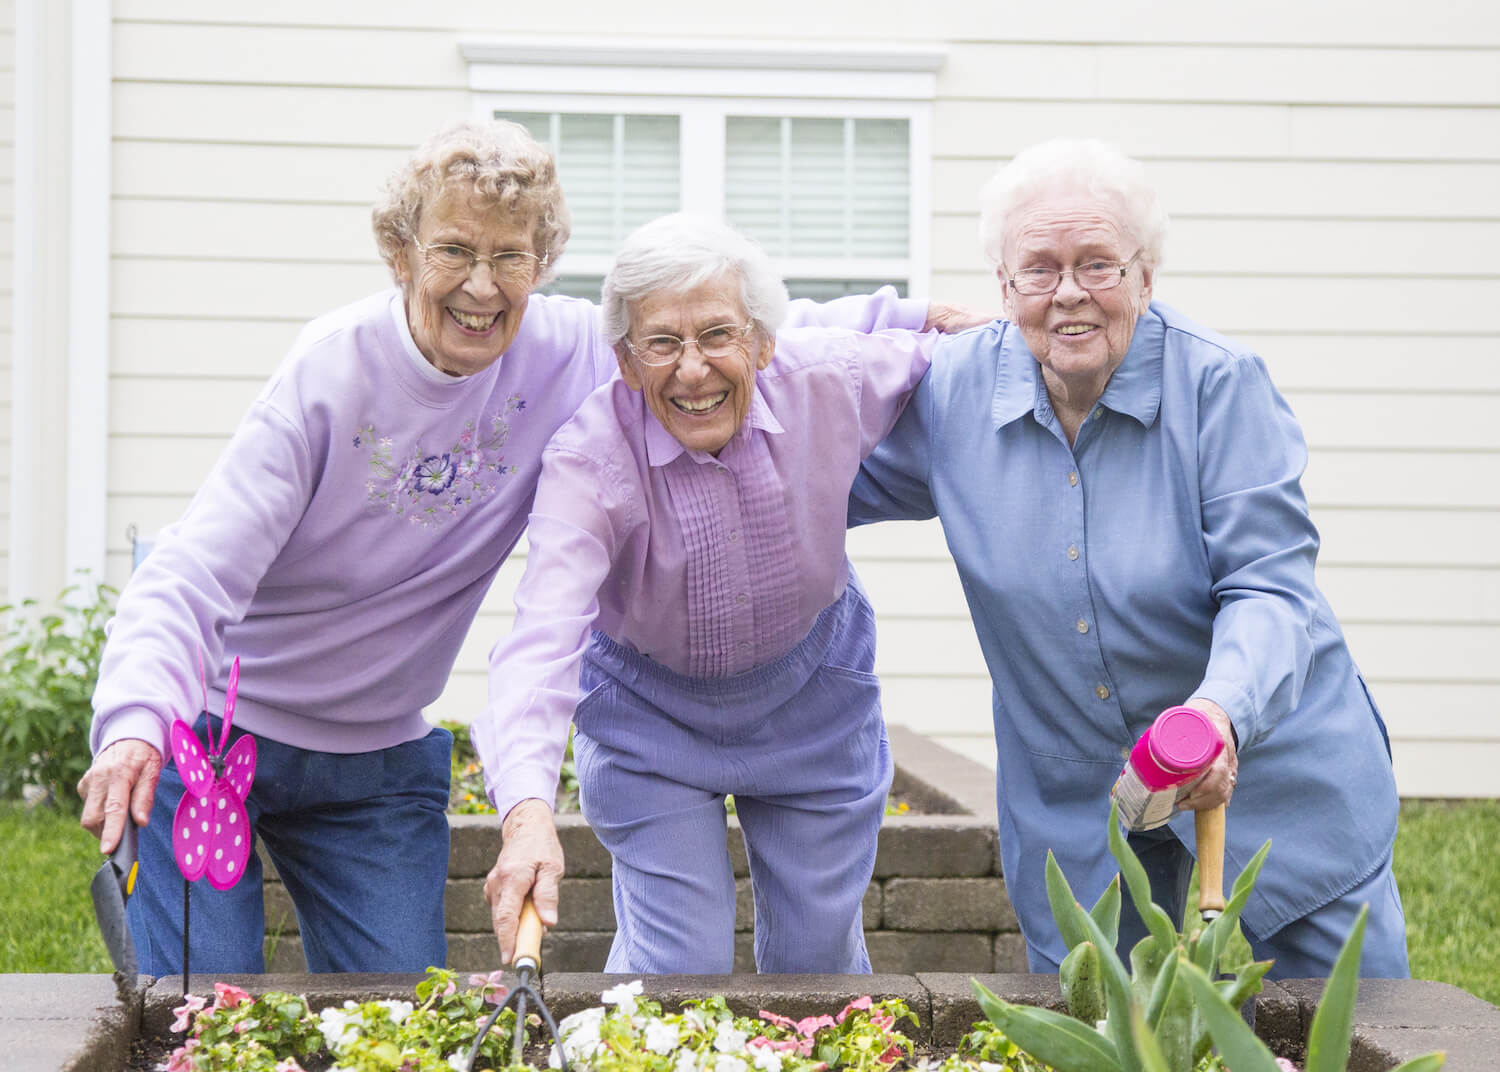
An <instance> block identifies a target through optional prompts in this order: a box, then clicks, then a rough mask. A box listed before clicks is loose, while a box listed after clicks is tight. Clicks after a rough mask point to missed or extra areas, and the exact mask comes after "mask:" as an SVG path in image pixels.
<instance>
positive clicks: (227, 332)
mask: <svg viewBox="0 0 1500 1072" xmlns="http://www.w3.org/2000/svg"><path fill="white" fill-rule="evenodd" d="M703 10H704V9H703V8H702V6H701V5H700V4H696V3H694V4H688V3H686V2H685V0H671V2H661V3H653V4H650V5H635V6H633V7H621V6H620V5H616V4H610V3H604V2H602V0H583V2H574V3H570V4H568V5H566V6H565V9H563V8H562V7H556V8H554V7H549V6H547V5H529V6H522V7H519V8H517V7H515V6H507V5H496V4H493V3H491V2H488V0H486V2H482V3H481V2H477V0H446V2H445V3H443V4H438V5H415V4H411V3H407V2H397V0H366V2H363V3H361V4H358V5H351V4H347V3H343V2H340V0H295V2H293V0H258V2H256V3H254V4H251V3H248V2H239V0H235V2H230V0H223V2H218V3H214V4H212V5H204V4H200V3H196V2H192V0H115V3H114V5H113V12H114V37H113V44H114V56H113V63H114V92H113V107H114V121H113V122H114V126H113V130H114V138H113V145H112V149H113V174H112V179H113V200H112V206H113V211H112V217H111V226H112V230H113V238H112V253H113V257H112V271H111V287H112V297H111V303H112V304H111V321H110V349H111V353H110V369H111V372H110V378H109V411H110V418H109V428H108V446H109V451H108V454H109V464H108V471H107V473H106V474H104V475H103V479H101V481H100V484H99V489H98V493H99V494H100V495H101V496H104V497H105V500H106V503H107V508H106V511H105V512H106V516H107V521H106V525H107V533H106V537H107V544H108V566H107V573H108V576H109V577H110V578H112V579H113V580H115V581H116V582H120V581H123V579H124V577H125V575H126V574H127V572H128V562H129V559H128V554H129V544H128V542H127V541H126V538H125V533H126V530H127V528H128V526H131V525H135V526H137V527H138V528H139V530H140V531H141V532H143V533H147V534H149V533H152V532H155V531H156V530H157V529H158V528H160V527H161V526H162V525H164V524H166V523H167V522H169V521H170V520H172V519H173V518H174V517H175V516H176V515H177V514H178V513H179V512H180V511H181V510H182V509H183V507H184V506H185V505H186V502H187V499H188V497H189V496H190V495H191V493H192V491H193V489H194V488H195V487H196V486H197V484H198V483H199V482H200V481H201V479H202V477H203V476H204V474H205V473H206V472H207V470H208V468H209V466H210V465H211V464H212V461H213V459H214V457H215V456H216V454H217V453H218V451H219V449H220V448H221V447H222V444H223V443H224V441H225V439H226V437H227V435H228V433H229V431H230V430H231V429H232V427H233V426H234V424H235V423H236V422H237V420H238V419H239V417H240V415H241V414H242V413H243V411H244V409H245V407H246V406H247V405H248V403H249V402H250V400H251V399H252V398H253V397H254V395H255V394H256V392H257V390H258V388H259V386H260V384H261V382H262V381H263V380H264V378H265V377H266V376H267V375H268V374H269V372H270V371H271V370H272V368H273V367H274V366H275V364H276V363H277V362H278V361H279V360H280V358H281V356H282V354H283V353H284V351H285V348H286V346H287V345H288V343H289V342H290V341H291V339H292V338H293V336H294V335H295V333H296V330H297V328H298V326H299V325H300V323H301V322H302V321H303V320H305V319H306V318H308V317H311V316H313V315H316V314H318V313H320V312H322V311H325V310H326V309H328V308H331V307H332V306H334V305H337V304H339V303H342V302H345V301H348V300H351V299H353V298H356V297H359V296H361V295H363V294H365V293H367V292H369V291H371V290H372V289H375V288H377V287H380V286H382V285H384V284H385V282H386V275H385V272H384V269H383V267H382V266H381V265H380V263H379V261H378V259H377V258H376V256H375V253H374V247H373V243H372V241H371V239H370V236H369V228H368V207H369V204H370V202H371V200H372V198H373V197H374V196H375V193H376V191H377V190H378V188H379V186H380V184H381V181H382V179H383V177H384V175H385V174H386V173H387V172H388V171H390V170H391V169H392V168H393V167H394V166H395V165H396V164H397V163H398V162H399V161H400V160H401V159H402V158H403V156H404V154H405V153H406V152H407V151H408V150H409V149H410V147H411V146H412V145H414V144H415V143H416V142H418V141H420V140H421V139H422V138H424V137H425V136H426V135H427V134H429V133H430V132H431V131H432V130H433V129H434V128H435V127H437V126H438V125H439V124H440V123H441V122H442V121H443V120H445V119H447V118H450V117H453V116H457V115H463V114H467V113H468V112H469V110H470V106H471V97H470V94H469V91H468V89H467V86H468V70H467V67H466V65H465V64H464V62H463V61H462V59H461V58H460V56H459V52H458V40H459V38H460V37H461V36H464V35H469V34H499V33H506V34H514V33H537V34H570V33H578V32H585V33H589V34H594V35H606V36H609V37H610V38H612V39H615V40H618V39H620V38H621V37H622V36H623V37H628V36H629V35H632V34H638V35H640V36H641V37H642V39H643V40H650V39H655V38H656V37H658V36H671V37H674V38H691V37H693V36H695V35H699V34H703V35H708V36H714V37H722V38H734V37H737V36H741V35H750V36H754V37H756V38H759V39H762V40H764V39H774V38H777V37H783V36H784V37H785V38H786V39H787V40H788V41H796V42H800V43H806V42H809V41H827V42H830V43H851V42H852V41H853V40H854V39H851V38H850V37H849V36H848V34H849V28H850V27H857V29H858V32H859V35H860V36H859V37H858V39H857V43H892V44H911V43H924V44H928V43H936V44H941V45H944V46H946V47H947V48H948V50H949V53H948V61H947V63H946V65H945V66H944V68H943V70H942V71H941V72H940V73H939V76H938V99H937V100H936V102H935V107H934V136H933V140H934V150H935V151H934V159H933V173H932V182H933V190H934V197H933V202H934V205H935V212H934V215H933V223H932V234H931V263H932V264H933V266H934V270H933V274H932V278H931V280H930V282H929V285H928V286H927V288H926V289H927V290H928V291H929V292H930V293H933V294H936V295H939V296H941V297H943V298H946V299H950V300H958V301H964V302H968V303H971V304H975V305H981V306H988V307H992V308H993V307H996V305H997V300H998V292H997V288H996V285H995V283H994V281H993V278H992V277H990V276H989V275H988V274H987V273H986V271H985V269H984V265H983V264H982V262H981V260H980V257H979V255H978V252H977V244H976V242H975V238H974V232H975V225H976V222H977V213H976V210H975V197H976V192H977V189H978V187H979V185H980V184H981V183H982V181H983V180H984V178H985V177H986V176H987V175H988V174H989V173H990V172H991V171H993V169H994V168H995V167H996V166H997V165H998V164H999V163H1002V162H1003V161H1004V160H1005V159H1007V158H1008V157H1009V156H1010V155H1011V154H1013V153H1014V152H1015V151H1017V150H1018V149H1020V148H1022V147H1024V146H1026V145H1028V144H1030V143H1033V142H1035V141H1038V140H1040V139H1043V138H1046V137H1049V136H1054V135H1058V134H1075V135H1087V136H1100V137H1105V138H1107V139H1109V140H1111V141H1113V142H1115V143H1117V144H1119V145H1120V146H1122V147H1123V148H1124V149H1126V151H1128V152H1130V153H1131V154H1132V155H1135V156H1137V157H1139V158H1141V159H1142V160H1144V161H1145V162H1146V164H1147V165H1148V167H1149V169H1150V172H1151V174H1152V176H1153V177H1154V179H1155V181H1156V182H1157V183H1158V185H1159V187H1160V189H1161V191H1162V194H1163V196H1164V198H1165V201H1166V204H1167V207H1168V209H1169V211H1171V213H1172V215H1173V229H1172V233H1171V235H1170V236H1169V239H1168V244H1167V256H1166V262H1165V264H1164V265H1163V268H1162V270H1161V272H1160V273H1159V275H1158V281H1157V286H1156V293H1157V295H1158V296H1159V297H1160V298H1162V299H1163V300H1166V301H1168V302H1170V303H1172V304H1174V305H1177V306H1179V307H1181V308H1183V309H1184V310H1186V311H1187V312H1189V313H1190V314H1191V315H1193V316H1194V317H1195V318H1197V319H1199V320H1202V321H1204V322H1206V323H1208V324H1210V325H1213V326H1214V327H1216V328H1218V329H1220V330H1222V331H1224V332H1226V333H1229V334H1231V335H1235V336H1238V337H1240V338H1243V339H1245V340H1247V341H1249V342H1251V343H1253V344H1254V345H1255V346H1256V347H1257V348H1258V349H1260V350H1261V352H1263V353H1264V355H1265V357H1266V359H1267V361H1268V362H1269V363H1270V367H1271V370H1272V373H1273V376H1274V377H1275V379H1276V380H1277V382H1278V384H1279V385H1280V386H1281V388H1282V389H1283V391H1284V392H1285V394H1286V396H1287V398H1288V399H1289V401H1290V402H1291V404H1292V406H1293V408H1294V409H1295V410H1296V412H1297V414H1298V416H1299V417H1300V418H1301V420H1302V422H1303V425H1304V429H1305V431H1306V434H1307V439H1308V441H1309V444H1310V445H1311V448H1312V456H1311V462H1310V465H1309V468H1308V472H1307V476H1306V488H1307V491H1308V495H1309V498H1310V500H1311V502H1312V506H1313V511H1314V517H1315V520H1316V521H1317V523H1318V525H1319V527H1320V529H1321V531H1322V533H1323V537H1324V547H1323V553H1322V556H1321V559H1320V582H1321V583H1322V585H1323V587H1324V588H1325V590H1326V591H1327V593H1328V595H1329V597H1330V599H1331V600H1332V602H1333V605H1334V607H1335V609H1336V610H1337V611H1338V613H1339V615H1340V618H1341V620H1342V622H1343V624H1344V626H1345V628H1346V631H1347V633H1348V636H1349V640H1350V644H1351V645H1352V647H1353V649H1354V652H1355V656H1356V658H1357V659H1358V660H1359V661H1360V663H1361V665H1362V667H1363V668H1364V670H1365V672H1366V674H1367V676H1368V677H1369V679H1370V681H1371V683H1372V687H1373V689H1374V691H1375V694H1376V697H1377V699H1378V700H1379V702H1380V703H1381V705H1382V707H1383V709H1384V711H1385V714H1386V717H1387V721H1388V723H1389V725H1390V729H1391V733H1392V737H1393V741H1394V747H1395V753H1396V764H1397V774H1398V780H1399V782H1400V785H1401V788H1402V791H1403V793H1405V794H1407V795H1424V796H1442V795H1460V796H1462V795H1492V794H1493V793H1494V788H1495V785H1496V782H1495V779H1494V778H1493V777H1491V776H1490V774H1489V771H1490V769H1491V767H1492V766H1494V765H1495V764H1496V762H1497V761H1500V730H1497V729H1496V728H1495V727H1494V725H1493V720H1492V718H1491V717H1490V716H1492V715H1493V714H1494V713H1495V712H1496V711H1497V710H1500V671H1497V670H1496V669H1495V666H1496V659H1495V653H1496V652H1497V651H1500V422H1497V421H1495V420H1494V419H1493V418H1492V417H1487V416H1486V415H1487V414H1489V413H1491V412H1492V411H1493V410H1494V409H1495V406H1496V403H1497V402H1500V331H1497V329H1496V327H1495V323H1494V310H1495V308H1496V305H1497V298H1500V286H1497V269H1496V267H1495V261H1494V257H1493V250H1494V249H1496V248H1497V246H1500V7H1497V6H1496V5H1481V4H1474V3H1466V4H1465V3H1458V2H1452V3H1442V2H1439V3H1429V4H1425V5H1421V6H1420V7H1417V8H1413V7H1412V6H1410V5H1405V4H1400V3H1397V2H1395V0H1371V2H1369V3H1363V4H1359V5H1353V4H1331V5H1310V4H1305V3H1290V2H1272V3H1268V4H1261V5H1257V7H1256V9H1255V11H1254V12H1253V13H1250V12H1247V11H1246V10H1245V9H1244V8H1242V7H1233V6H1230V7H1223V8H1222V9H1221V8H1220V6H1219V5H1196V4H1189V3H1169V4H1160V5H1153V6H1152V8H1151V10H1150V12H1149V13H1143V12H1141V11H1140V10H1136V9H1134V8H1133V6H1131V5H1120V4H1118V3H1112V2H1103V0H1086V2H1081V3H1076V4H1071V5H1067V6H1065V7H1057V6H1055V5H1054V6H1051V7H1047V6H1045V5H1043V6H1039V7H1038V9H1037V10H1014V9H1012V6H1010V5H1004V6H1002V5H987V6H981V5H974V4H972V3H954V2H935V3H928V4H925V5H923V11H924V13H925V14H924V19H923V21H922V22H921V24H920V25H913V24H912V23H911V20H910V14H909V13H910V10H911V9H910V7H909V5H905V4H897V3H895V2H894V0H866V2H862V3H859V4H854V3H852V2H851V3H828V2H821V3H815V4H811V5H810V4H807V3H805V2H803V3H799V4H792V3H789V2H787V0H770V2H767V3H761V4H757V5H747V6H745V7H742V8H740V9H738V10H735V11H732V12H726V13H718V12H716V13H715V15H714V21H713V22H712V23H711V24H709V23H706V22H705V21H704V15H703ZM1252 20H1253V21H1252ZM580 28H582V29H581V30H580ZM851 546H852V548H853V549H854V552H855V555H856V559H857V563H858V567H859V569H860V571H861V574H862V576H863V577H864V578H865V580H866V582H867V585H868V586H869V588H870V589H871V592H872V595H873V597H874V599H875V601H876V603H877V606H878V607H879V610H880V622H881V637H880V651H881V654H880V660H879V668H880V670H881V673H882V676H883V679H884V681H885V684H886V697H887V700H886V706H887V711H888V716H889V718H890V719H891V720H892V721H894V722H900V723H905V724H908V725H911V726H913V727H914V728H916V729H919V730H921V731H922V732H925V733H930V734H933V735H936V736H938V737H939V738H940V739H942V740H944V741H945V742H948V743H950V744H953V745H954V746H956V747H958V748H960V749H961V750H963V751H965V752H966V753H969V754H971V755H978V756H980V757H985V756H992V754H993V744H992V743H991V739H990V731H989V716H988V710H989V704H988V685H987V678H986V677H985V674H984V667H983V664H982V662H981V660H980V657H979V651H978V646H977V643H976V642H975V640H974V637H973V633H972V630H971V628H970V625H969V621H968V615H967V612H966V610H965V607H964V604H963V600H962V596H961V593H960V591H959V588H958V583H957V579H956V577H955V575H954V573H953V569H952V566H951V563H950V562H949V561H948V559H947V556H946V553H945V551H944V548H943V544H942V539H941V534H940V533H939V532H938V531H937V530H936V528H935V527H934V526H933V525H930V524H926V525H885V526H877V527H875V528H872V529H869V530H863V531H859V532H856V533H855V534H854V535H853V536H852V537H851ZM520 569H521V561H520V558H519V556H518V557H517V558H516V559H515V560H513V561H512V562H511V563H510V564H508V565H507V566H506V567H505V569H504V570H503V571H502V575H501V579H500V581H499V583H497V585H496V588H495V591H494V592H493V593H492V594H491V598H490V599H489V600H488V601H487V603H486V606H485V610H484V612H483V613H482V615H481V617H480V619H479V621H478V623H477V625H476V627H475V629H474V630H473V632H472V634H471V636H470V639H469V642H468V644H467V645H466V647H465V650H464V654H463V657H462V659H461V662H460V665H459V668H458V670H457V672H456V673H455V675H454V678H453V681H452V684H451V686H450V688H449V690H448V692H447V693H446V694H445V695H444V697H443V699H442V700H441V701H440V703H439V704H437V705H436V706H435V707H434V709H433V710H432V711H431V712H430V714H432V715H433V716H434V717H438V716H441V717H457V718H467V717H469V716H470V715H471V714H472V713H473V712H474V711H476V710H477V709H478V708H479V706H480V705H482V703H483V699H484V656H485V652H486V650H487V649H488V647H489V645H490V643H492V641H493V639H494V638H495V637H497V636H500V635H502V634H503V633H504V631H505V630H506V629H508V627H509V620H510V619H509V593H510V590H511V588H512V587H513V585H514V583H515V580H516V579H517V577H518V576H519V573H520Z"/></svg>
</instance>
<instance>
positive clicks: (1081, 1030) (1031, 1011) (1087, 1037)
mask: <svg viewBox="0 0 1500 1072" xmlns="http://www.w3.org/2000/svg"><path fill="white" fill-rule="evenodd" d="M970 985H971V986H972V987H973V989H974V996H975V998H977V999H978V1001H979V1007H980V1008H981V1009H982V1010H984V1014H985V1016H987V1017H988V1018H989V1021H990V1023H992V1024H994V1025H995V1026H996V1027H998V1028H999V1029H1000V1030H1001V1031H1003V1032H1004V1033H1005V1036H1006V1037H1007V1038H1009V1039H1010V1040H1011V1041H1012V1042H1014V1043H1015V1044H1016V1045H1017V1046H1019V1047H1021V1049H1023V1050H1025V1051H1026V1052H1027V1053H1029V1054H1031V1055H1032V1056H1033V1057H1035V1058H1037V1059H1038V1060H1040V1061H1044V1062H1045V1063H1047V1064H1049V1065H1051V1066H1052V1067H1053V1068H1066V1069H1068V1070H1069V1072H1122V1067H1121V1065H1120V1060H1119V1057H1118V1053H1117V1051H1116V1049H1115V1046H1114V1044H1113V1043H1111V1042H1110V1041H1109V1039H1107V1038H1105V1037H1104V1036H1103V1035H1101V1034H1100V1033H1099V1032H1098V1031H1096V1030H1094V1028H1093V1027H1089V1026H1085V1025H1084V1024H1081V1023H1079V1022H1078V1021H1077V1020H1075V1019H1073V1018H1072V1017H1071V1016H1066V1015H1064V1014H1062V1013H1060V1012H1053V1011H1052V1010H1051V1009H1041V1008H1035V1007H1032V1006H1028V1005H1012V1004H1011V1003H1010V1002H1008V1001H1005V1000H1003V999H1001V998H998V997H996V996H995V995H994V994H993V993H991V992H990V991H989V990H988V989H987V988H986V987H985V986H984V984H982V983H980V982H979V981H978V980H977V979H975V980H970Z"/></svg>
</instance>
